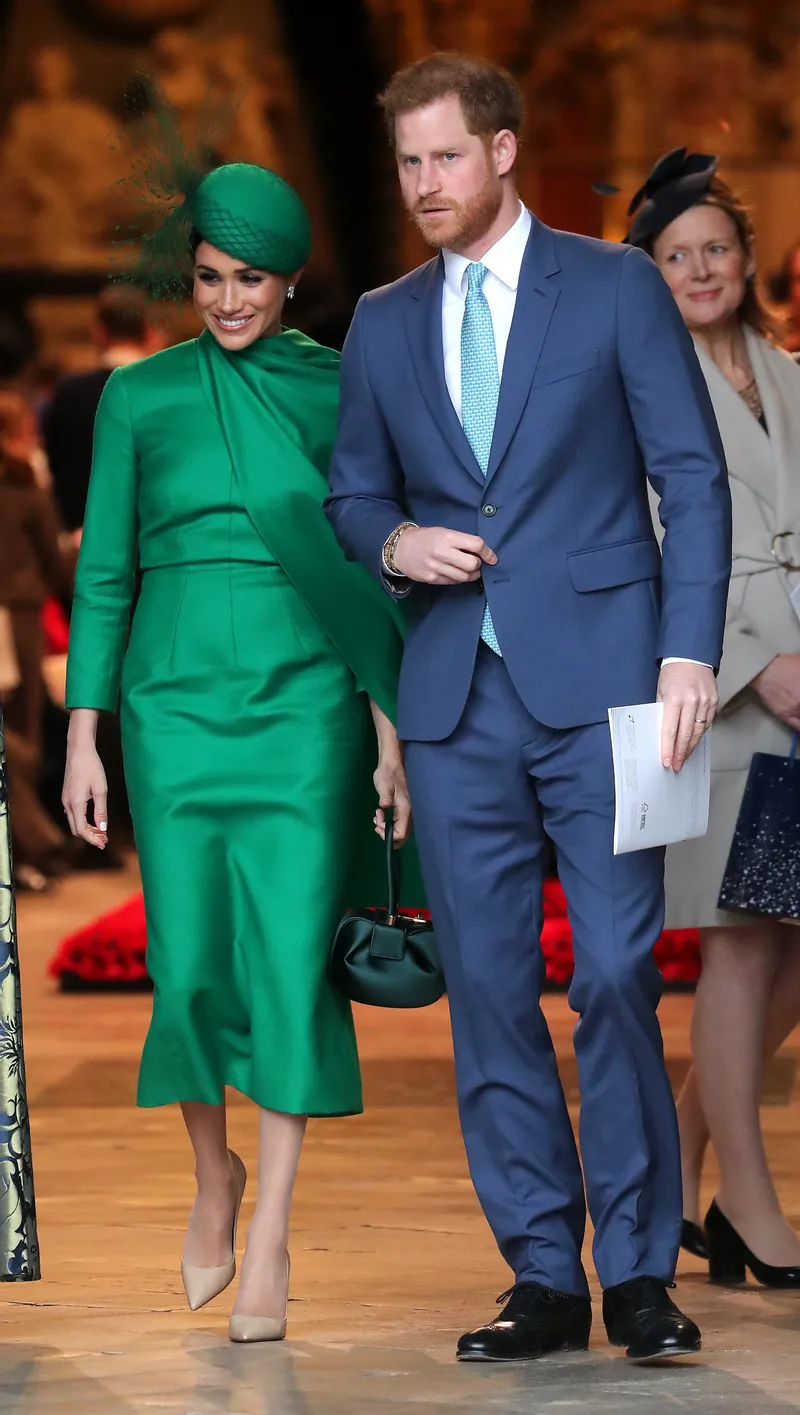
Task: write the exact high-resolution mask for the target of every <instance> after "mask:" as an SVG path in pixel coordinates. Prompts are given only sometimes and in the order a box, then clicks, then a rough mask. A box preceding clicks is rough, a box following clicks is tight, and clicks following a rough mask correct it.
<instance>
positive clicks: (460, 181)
mask: <svg viewBox="0 0 800 1415" xmlns="http://www.w3.org/2000/svg"><path fill="white" fill-rule="evenodd" d="M395 145H396V153H397V166H398V171H399V174H400V189H401V191H402V194H403V201H404V202H405V205H406V209H407V211H408V213H409V215H410V216H411V218H412V220H413V221H414V223H415V225H416V226H417V228H418V230H419V231H420V232H421V233H422V235H423V236H424V238H425V240H426V241H427V242H428V244H429V245H431V246H435V247H436V248H437V249H440V248H441V247H442V246H447V247H448V248H449V249H450V250H460V249H461V248H463V247H465V246H469V245H471V244H472V243H473V242H475V241H478V240H480V239H481V237H482V236H483V235H485V233H486V232H487V231H488V230H489V228H490V226H491V225H492V222H493V221H494V219H495V217H496V216H497V214H498V212H499V210H500V206H501V204H502V200H503V184H502V181H501V177H502V176H503V175H504V174H505V173H506V172H508V171H510V170H511V168H512V167H513V165H514V159H515V157H516V152H517V146H516V139H515V138H514V135H513V133H510V132H508V131H506V130H504V131H503V132H501V133H495V135H494V137H493V138H491V139H488V138H484V137H481V136H479V135H478V134H476V133H470V132H468V131H467V127H466V124H465V122H464V114H463V111H462V108H461V102H460V100H459V98H458V96H457V95H456V94H448V96H447V97H446V98H440V99H437V100H436V102H435V103H431V104H429V105H428V107H427V108H417V109H415V110H414V111H413V112H412V113H404V114H402V115H401V116H400V117H399V118H398V119H397V121H396V124H395Z"/></svg>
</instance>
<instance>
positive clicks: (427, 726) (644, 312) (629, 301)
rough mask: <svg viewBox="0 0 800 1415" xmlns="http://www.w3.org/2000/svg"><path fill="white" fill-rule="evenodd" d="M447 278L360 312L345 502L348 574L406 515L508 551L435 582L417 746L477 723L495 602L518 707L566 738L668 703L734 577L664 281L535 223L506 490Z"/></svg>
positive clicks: (389, 293)
mask: <svg viewBox="0 0 800 1415" xmlns="http://www.w3.org/2000/svg"><path fill="white" fill-rule="evenodd" d="M443 278H444V271H443V261H442V259H441V258H440V257H437V258H436V259H434V260H432V261H430V262H429V263H428V264H426V265H424V266H422V267H420V268H419V269H418V270H415V271H412V273H411V274H410V275H407V276H404V277H403V279H401V280H398V281H396V282H395V283H394V284H393V285H389V286H386V287H385V288H383V289H381V290H374V291H372V292H371V293H370V294H367V295H365V296H363V297H362V299H361V301H360V302H359V305H358V308H357V310H356V313H355V317H354V319H353V324H352V326H351V329H350V332H349V334H348V336H347V341H346V343H345V347H344V352H343V357H342V399H341V412H340V429H339V438H338V441H337V445H336V449H335V452H334V456H333V462H332V465H331V471H330V490H331V494H330V496H329V498H328V500H327V501H326V511H327V514H328V516H329V518H330V521H331V523H332V525H333V528H334V531H335V533H336V535H337V537H338V539H339V541H340V543H341V544H342V546H343V547H344V549H345V552H346V553H347V555H348V557H350V558H352V559H358V560H360V561H362V562H363V563H364V564H365V565H366V566H367V567H368V568H369V569H370V570H371V571H372V572H373V573H374V574H375V575H377V576H379V577H380V576H381V573H382V571H381V564H382V561H381V551H382V547H383V545H384V542H385V541H386V539H387V538H388V536H389V535H390V534H391V532H392V530H393V529H394V528H395V526H396V525H397V524H398V522H400V521H401V520H405V519H412V520H414V521H417V522H418V523H419V524H420V525H424V526H446V527H449V528H450V529H453V530H460V531H467V532H470V533H471V534H476V535H481V536H483V537H484V539H485V540H486V541H487V543H488V544H489V545H490V546H491V547H492V549H493V550H495V551H496V553H497V557H498V561H497V564H496V565H495V566H491V567H490V566H484V569H483V576H482V582H481V583H478V584H477V585H476V584H468V585H463V586H445V587H429V586H425V585H415V586H414V588H413V590H412V592H411V595H410V596H409V599H408V611H409V619H410V624H409V632H408V638H407V642H406V650H405V656H404V662H403V669H402V675H401V680H400V694H399V705H398V723H397V726H398V732H399V735H400V736H401V737H402V738H405V739H407V740H418V741H436V740H441V739H443V738H444V737H447V736H449V734H450V733H451V732H452V731H453V730H454V728H455V727H456V725H457V723H458V721H459V718H460V716H461V713H462V711H463V708H464V704H465V702H466V698H467V694H468V692H469V686H470V681H471V677H472V673H473V667H474V662H475V654H476V650H477V646H478V642H479V636H480V624H481V618H482V615H483V606H484V595H485V596H486V597H487V598H488V601H489V605H490V607H491V612H492V618H493V620H494V625H495V628H496V630H497V635H498V639H499V641H500V644H501V646H502V650H503V656H504V659H505V662H506V665H507V667H508V671H509V674H510V675H511V679H512V681H513V683H514V685H515V687H516V689H517V692H518V693H519V695H520V697H521V698H522V700H523V702H524V704H525V706H526V707H527V708H528V710H529V712H531V713H532V714H533V716H534V717H536V718H537V719H538V720H539V721H540V722H542V723H544V724H545V725H547V726H549V727H554V728H568V727H575V726H579V725H581V724H587V723H592V722H601V721H602V720H603V719H604V718H605V717H606V715H607V711H608V708H609V707H612V706H620V705H623V704H627V703H638V702H649V701H652V699H653V698H654V696H655V688H656V682H657V675H658V667H659V661H660V660H661V659H662V658H667V657H673V656H674V657H683V658H693V659H698V660H700V661H701V662H704V663H709V664H712V665H714V666H715V667H716V666H717V665H718V663H719V658H720V654H721V650H722V636H723V628H724V622H725V604H726V597H727V589H728V578H729V575H730V566H731V502H730V491H729V488H728V476H727V468H726V466H725V457H724V453H723V450H722V444H721V442H720V438H719V433H718V431H717V425H716V421H715V418H714V413H713V410H712V407H711V402H710V399H709V396H708V392H707V389H706V384H705V380H704V378H703V375H702V372H701V370H700V367H699V364H698V361H697V358H696V355H695V352H694V347H693V345H692V341H691V339H690V337H689V335H688V333H687V331H686V328H685V326H684V323H683V320H682V319H681V316H680V314H679V313H678V310H677V307H676V305H675V302H674V300H673V298H672V295H671V294H670V291H669V289H668V287H667V285H666V283H665V281H664V280H663V278H662V276H661V274H660V272H659V271H658V269H657V268H656V266H655V265H654V264H653V262H652V261H651V260H650V258H649V257H648V256H646V255H644V254H643V253H642V252H641V251H639V250H636V249H633V248H631V247H629V246H623V245H612V244H610V243H607V242H603V241H595V240H591V239H589V238H586V237H582V236H575V235H569V234H566V233H564V232H560V231H553V230H551V229H550V228H549V227H547V226H545V225H543V224H542V223H541V222H539V221H537V220H536V219H534V222H533V228H532V231H531V235H530V239H529V241H528V245H527V248H526V251H525V256H524V260H523V264H522V271H521V276H520V282H519V288H518V291H517V302H516V308H515V312H514V319H513V323H512V327H511V333H510V336H509V341H508V347H507V350H506V357H505V364H504V370H503V378H502V383H501V388H500V400H499V404H498V409H497V419H496V423H495V429H494V439H493V442H492V451H491V459H490V463H489V469H488V475H487V476H486V478H484V476H483V474H482V472H481V469H480V467H479V466H478V463H477V461H476V460H475V457H474V455H473V453H472V450H471V448H470V445H469V443H468V441H467V439H466V437H465V435H464V432H463V429H462V427H461V424H460V423H459V420H458V417H457V415H456V413H455V410H454V408H453V405H452V402H451V400H450V397H449V395H448V392H447V385H446V383H445V375H444V356H443V350H442V281H443ZM648 478H649V480H650V481H651V482H652V484H653V486H654V487H655V489H656V491H657V492H658V495H659V496H660V498H661V505H660V508H659V514H660V517H661V520H662V522H663V524H664V526H665V529H666V535H665V538H664V543H663V559H662V556H661V555H660V554H659V549H658V545H657V542H656V538H655V536H654V533H653V528H652V522H651V517H650V511H649V509H648V497H647V486H646V480H647V479H648Z"/></svg>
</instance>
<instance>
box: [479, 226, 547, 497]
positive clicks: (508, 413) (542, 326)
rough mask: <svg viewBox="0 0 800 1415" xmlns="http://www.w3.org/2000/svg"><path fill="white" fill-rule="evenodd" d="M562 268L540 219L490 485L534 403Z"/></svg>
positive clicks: (528, 252) (509, 360)
mask: <svg viewBox="0 0 800 1415" xmlns="http://www.w3.org/2000/svg"><path fill="white" fill-rule="evenodd" d="M559 268H560V267H559V264H558V258H557V256H556V253H555V242H554V240H553V232H552V231H551V230H550V228H549V227H548V226H544V225H543V224H542V222H541V221H537V219H536V217H534V218H533V227H532V229H531V234H530V236H529V238H528V244H527V246H526V247H525V255H524V256H523V259H522V267H521V269H520V276H519V286H518V288H517V299H516V304H515V306H514V318H513V320H512V321H511V331H510V333H509V336H508V345H507V347H506V354H505V359H504V362H503V377H502V380H501V383H500V398H499V401H498V404H497V417H496V419H495V424H494V437H493V439H492V451H491V455H490V457H489V470H488V473H487V477H486V480H487V482H488V481H490V480H491V478H492V477H493V476H494V474H495V472H496V471H497V469H498V467H499V466H500V463H501V462H502V460H503V458H504V457H505V454H506V452H507V451H508V447H509V444H510V442H511V439H512V437H513V436H514V433H515V432H516V430H517V427H518V425H519V420H520V418H521V417H522V413H523V409H524V407H525V404H526V402H527V401H528V395H529V393H530V391H531V384H532V383H533V378H534V374H535V373H536V368H537V365H538V363H539V359H540V357H541V353H542V347H543V345H544V341H545V339H546V337H547V331H548V329H549V327H550V321H551V319H552V318H553V311H554V310H555V307H556V304H557V303H558V297H559V294H560V287H559V284H558V279H557V276H558V272H559Z"/></svg>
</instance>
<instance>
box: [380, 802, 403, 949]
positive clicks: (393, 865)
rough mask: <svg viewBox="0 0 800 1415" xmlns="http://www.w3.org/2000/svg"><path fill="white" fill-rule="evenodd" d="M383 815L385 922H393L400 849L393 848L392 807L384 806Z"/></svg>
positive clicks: (396, 897) (397, 900)
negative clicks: (385, 880)
mask: <svg viewBox="0 0 800 1415" xmlns="http://www.w3.org/2000/svg"><path fill="white" fill-rule="evenodd" d="M383 815H384V819H385V821H386V874H387V879H388V884H389V910H388V915H387V919H386V922H387V924H393V923H394V921H395V919H396V917H397V911H398V909H399V907H400V890H401V887H402V885H401V879H402V872H401V866H400V851H399V850H395V848H394V807H393V806H384V808H383Z"/></svg>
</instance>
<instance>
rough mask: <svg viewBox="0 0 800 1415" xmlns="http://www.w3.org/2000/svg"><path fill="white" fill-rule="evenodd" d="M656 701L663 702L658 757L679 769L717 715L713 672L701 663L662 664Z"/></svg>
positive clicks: (717, 698) (668, 765)
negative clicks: (659, 754) (659, 755)
mask: <svg viewBox="0 0 800 1415" xmlns="http://www.w3.org/2000/svg"><path fill="white" fill-rule="evenodd" d="M658 701H659V702H660V703H663V704H664V724H663V727H662V729H661V760H662V762H663V764H664V766H666V767H672V769H673V771H680V769H681V767H682V766H683V764H684V762H685V761H686V760H687V758H688V757H690V756H691V755H692V752H693V751H694V749H695V747H696V746H697V744H698V742H699V741H700V739H701V737H702V736H703V733H704V732H707V731H708V729H709V727H710V726H711V724H712V722H713V721H714V718H715V717H716V715H717V706H718V703H719V695H718V693H717V680H716V678H715V677H714V674H713V671H712V670H711V669H710V668H706V667H705V665H704V664H702V663H666V664H665V665H664V667H663V668H662V669H661V673H660V675H659V679H658Z"/></svg>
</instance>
